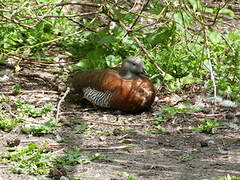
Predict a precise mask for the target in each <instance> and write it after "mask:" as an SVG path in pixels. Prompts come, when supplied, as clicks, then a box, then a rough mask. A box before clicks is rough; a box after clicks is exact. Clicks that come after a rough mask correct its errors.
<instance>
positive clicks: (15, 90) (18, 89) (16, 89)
mask: <svg viewBox="0 0 240 180" xmlns="http://www.w3.org/2000/svg"><path fill="white" fill-rule="evenodd" d="M12 89H13V93H14V94H20V93H21V92H22V88H21V86H20V85H19V84H16V85H14V86H13V87H12Z"/></svg>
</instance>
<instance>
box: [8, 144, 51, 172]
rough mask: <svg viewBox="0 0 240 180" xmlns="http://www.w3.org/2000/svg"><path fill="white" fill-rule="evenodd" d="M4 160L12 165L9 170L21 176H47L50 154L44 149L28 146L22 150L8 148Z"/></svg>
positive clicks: (32, 145) (34, 145)
mask: <svg viewBox="0 0 240 180" xmlns="http://www.w3.org/2000/svg"><path fill="white" fill-rule="evenodd" d="M4 159H7V160H9V162H10V163H11V164H12V166H11V170H12V172H14V173H21V174H34V175H37V174H48V169H49V167H50V166H51V154H50V153H47V150H46V149H45V148H42V147H39V146H37V145H36V144H29V145H28V146H27V147H24V148H10V149H9V152H7V153H6V155H5V156H4Z"/></svg>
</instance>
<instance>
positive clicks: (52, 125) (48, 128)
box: [21, 119, 57, 136]
mask: <svg viewBox="0 0 240 180" xmlns="http://www.w3.org/2000/svg"><path fill="white" fill-rule="evenodd" d="M56 127H57V122H56V121H55V120H53V119H50V120H48V121H46V122H44V123H42V124H39V125H35V126H34V125H32V126H30V127H27V125H26V126H25V127H22V129H21V131H22V132H23V133H26V134H32V135H34V136H40V135H43V134H51V133H53V132H54V130H55V129H56Z"/></svg>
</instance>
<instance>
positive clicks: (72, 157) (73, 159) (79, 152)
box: [53, 148, 110, 168]
mask: <svg viewBox="0 0 240 180" xmlns="http://www.w3.org/2000/svg"><path fill="white" fill-rule="evenodd" d="M83 152H84V150H83V149H80V148H76V149H72V150H70V151H67V152H65V154H64V155H63V156H61V157H57V158H55V160H54V161H53V165H54V167H60V168H68V167H69V166H73V165H76V164H87V163H90V162H91V161H93V160H107V161H109V160H110V159H109V158H106V157H105V156H103V155H101V154H99V153H96V154H90V155H83Z"/></svg>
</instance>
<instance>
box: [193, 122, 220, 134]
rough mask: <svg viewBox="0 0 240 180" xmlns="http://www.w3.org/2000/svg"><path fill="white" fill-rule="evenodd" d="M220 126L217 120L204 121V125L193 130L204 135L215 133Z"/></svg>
mask: <svg viewBox="0 0 240 180" xmlns="http://www.w3.org/2000/svg"><path fill="white" fill-rule="evenodd" d="M220 124H221V123H219V122H218V121H217V120H212V119H204V120H203V123H202V124H200V125H198V126H197V127H194V128H193V129H194V130H197V131H200V132H204V133H213V132H214V129H215V128H217V127H218V126H220Z"/></svg>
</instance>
